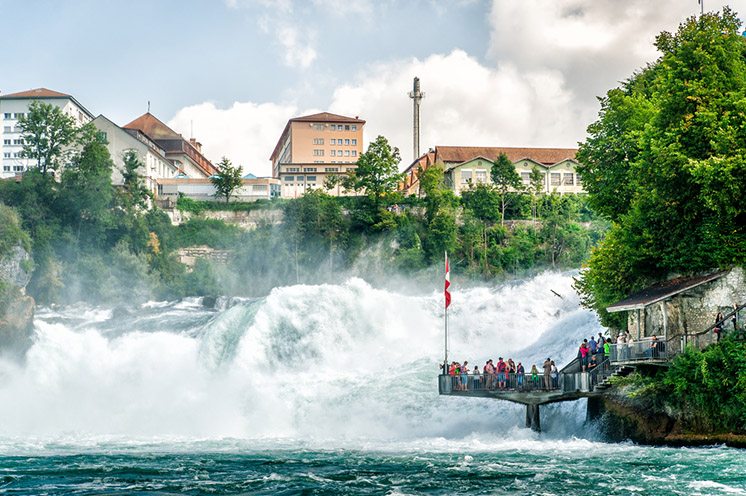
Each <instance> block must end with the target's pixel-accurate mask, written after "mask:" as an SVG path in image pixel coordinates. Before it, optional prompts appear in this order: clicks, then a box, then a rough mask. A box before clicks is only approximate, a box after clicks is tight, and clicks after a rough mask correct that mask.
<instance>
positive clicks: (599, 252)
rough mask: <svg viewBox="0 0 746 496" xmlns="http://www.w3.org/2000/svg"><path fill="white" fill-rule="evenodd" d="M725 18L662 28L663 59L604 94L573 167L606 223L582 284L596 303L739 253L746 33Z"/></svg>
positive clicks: (745, 243)
mask: <svg viewBox="0 0 746 496" xmlns="http://www.w3.org/2000/svg"><path fill="white" fill-rule="evenodd" d="M739 31H740V21H739V20H738V18H737V17H736V14H735V13H734V12H732V11H731V10H730V9H728V8H727V7H726V8H725V9H724V10H723V12H722V13H708V14H704V15H702V16H700V17H692V18H690V19H688V20H687V21H685V22H684V23H682V24H681V25H680V26H679V29H678V31H677V32H676V33H673V34H672V33H668V32H663V33H661V34H660V35H659V36H658V37H657V38H656V42H655V46H656V47H657V48H658V50H659V51H660V52H661V56H660V58H659V59H658V60H657V61H656V62H655V63H652V64H650V65H648V66H647V67H646V68H644V69H643V70H641V71H639V72H638V73H636V74H633V75H632V76H631V77H630V78H629V79H628V80H627V81H625V82H624V83H623V84H622V85H621V86H620V87H618V88H614V89H612V90H610V91H609V92H608V93H607V94H606V96H605V97H604V98H602V99H601V110H600V113H599V119H598V120H597V121H596V122H594V123H593V124H591V125H590V126H589V128H588V137H587V139H586V140H585V142H583V143H582V144H581V145H580V150H579V152H578V159H579V161H580V163H581V164H582V165H580V166H579V167H578V172H579V173H580V175H581V177H582V179H583V184H584V186H585V188H586V190H587V191H588V193H589V201H590V202H591V204H592V206H593V208H594V209H595V210H596V211H597V212H599V213H601V214H602V215H604V216H605V217H607V218H608V219H609V220H610V221H612V223H613V224H612V228H611V230H610V232H609V234H608V236H607V237H606V239H605V240H603V242H602V243H601V244H600V245H599V246H598V248H597V249H596V250H595V251H594V253H593V255H592V256H591V259H590V261H589V263H588V268H587V271H586V272H585V273H584V274H583V276H582V280H581V281H580V283H579V289H580V290H581V292H582V293H583V295H584V298H585V303H586V304H588V305H589V306H592V307H595V308H596V309H597V310H599V312H600V313H601V315H602V319H603V320H604V322H605V323H606V324H617V325H619V324H621V322H620V321H618V320H614V319H612V318H611V316H609V315H608V314H606V313H605V311H604V310H603V309H604V308H605V307H606V306H608V305H609V304H611V303H613V302H614V301H615V300H617V299H619V298H621V297H624V296H625V295H626V294H628V293H629V292H632V291H634V290H637V289H640V288H642V287H644V286H646V285H648V284H649V283H651V282H653V281H655V280H659V279H661V278H665V277H666V276H667V275H669V274H674V273H692V272H698V271H703V270H710V269H714V268H717V267H726V266H730V265H734V264H743V262H744V259H745V258H746V215H744V207H743V200H742V199H743V198H744V193H745V192H746V191H745V189H746V40H745V39H744V38H743V37H742V36H741V35H740V32H739Z"/></svg>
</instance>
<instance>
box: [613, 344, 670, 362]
mask: <svg viewBox="0 0 746 496" xmlns="http://www.w3.org/2000/svg"><path fill="white" fill-rule="evenodd" d="M670 348H671V346H670V343H669V342H667V341H663V340H653V339H652V338H643V339H641V340H639V341H633V342H631V343H620V344H612V345H611V356H610V358H611V361H612V362H638V361H652V360H668V358H670V353H669V349H670Z"/></svg>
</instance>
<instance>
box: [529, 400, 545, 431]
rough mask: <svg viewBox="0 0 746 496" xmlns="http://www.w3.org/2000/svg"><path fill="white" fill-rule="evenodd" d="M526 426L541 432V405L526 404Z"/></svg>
mask: <svg viewBox="0 0 746 496" xmlns="http://www.w3.org/2000/svg"><path fill="white" fill-rule="evenodd" d="M526 427H528V428H530V429H531V430H532V431H535V432H541V416H540V415H539V405H532V404H529V405H526Z"/></svg>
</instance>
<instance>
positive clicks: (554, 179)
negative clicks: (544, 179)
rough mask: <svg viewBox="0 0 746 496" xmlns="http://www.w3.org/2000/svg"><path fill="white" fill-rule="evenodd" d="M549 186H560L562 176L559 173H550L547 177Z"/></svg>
mask: <svg viewBox="0 0 746 496" xmlns="http://www.w3.org/2000/svg"><path fill="white" fill-rule="evenodd" d="M549 184H551V185H552V186H559V185H560V184H562V174H560V173H559V172H552V174H551V175H550V176H549Z"/></svg>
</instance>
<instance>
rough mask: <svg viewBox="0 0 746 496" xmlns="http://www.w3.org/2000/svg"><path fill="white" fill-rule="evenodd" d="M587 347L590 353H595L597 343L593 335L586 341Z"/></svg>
mask: <svg viewBox="0 0 746 496" xmlns="http://www.w3.org/2000/svg"><path fill="white" fill-rule="evenodd" d="M588 347H589V348H590V349H591V355H595V354H596V348H597V345H596V340H595V339H593V336H591V339H590V341H588Z"/></svg>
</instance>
